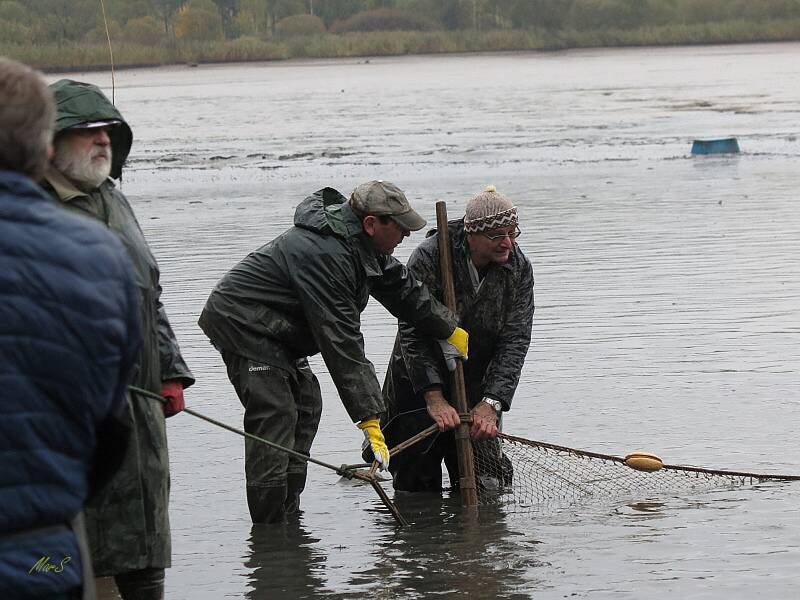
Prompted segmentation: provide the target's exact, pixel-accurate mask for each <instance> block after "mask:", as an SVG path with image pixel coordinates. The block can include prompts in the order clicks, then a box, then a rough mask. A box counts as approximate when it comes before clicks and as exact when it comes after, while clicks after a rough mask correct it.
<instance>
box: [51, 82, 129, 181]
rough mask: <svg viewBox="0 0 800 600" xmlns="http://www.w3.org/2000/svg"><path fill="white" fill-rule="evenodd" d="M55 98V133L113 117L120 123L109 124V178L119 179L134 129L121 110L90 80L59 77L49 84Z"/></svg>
mask: <svg viewBox="0 0 800 600" xmlns="http://www.w3.org/2000/svg"><path fill="white" fill-rule="evenodd" d="M50 90H51V91H52V92H53V96H54V97H55V101H56V129H55V133H56V135H58V134H59V133H61V132H62V131H64V130H65V129H69V128H70V127H74V126H75V125H80V124H81V123H90V122H92V121H107V120H110V119H116V120H118V121H121V123H120V124H119V125H116V126H114V127H111V129H110V130H109V133H108V136H109V137H110V138H111V151H112V154H113V155H112V157H111V177H113V178H114V179H119V178H120V176H121V175H122V167H123V166H124V165H125V161H126V160H127V159H128V154H129V153H130V151H131V145H132V144H133V132H132V131H131V128H130V126H129V125H128V123H126V122H125V119H123V118H122V115H121V114H120V112H119V111H118V110H117V109H116V108H115V107H114V105H113V104H111V102H110V101H109V99H108V98H106V96H105V94H103V92H101V91H100V88H99V87H97V86H96V85H92V84H90V83H82V82H80V81H73V80H71V79H61V80H59V81H56V82H55V83H52V84H50Z"/></svg>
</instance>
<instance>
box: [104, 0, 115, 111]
mask: <svg viewBox="0 0 800 600" xmlns="http://www.w3.org/2000/svg"><path fill="white" fill-rule="evenodd" d="M100 9H101V10H102V11H103V24H104V25H105V27H106V39H107V40H108V55H109V56H110V57H111V104H114V105H115V106H116V102H115V101H114V100H115V98H114V94H115V91H116V82H115V80H114V50H113V49H112V47H111V33H110V32H109V31H108V19H107V18H106V3H105V2H104V1H103V0H100Z"/></svg>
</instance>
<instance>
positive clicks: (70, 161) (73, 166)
mask: <svg viewBox="0 0 800 600" xmlns="http://www.w3.org/2000/svg"><path fill="white" fill-rule="evenodd" d="M106 151H107V154H108V160H105V161H102V162H97V163H93V162H92V156H93V155H94V156H96V155H97V153H98V150H96V149H94V148H92V149H91V150H90V151H89V152H86V153H83V154H80V153H76V152H74V151H72V150H71V149H70V148H69V146H67V145H66V144H65V145H59V144H56V147H55V152H54V154H53V166H54V167H55V168H56V169H57V170H58V171H60V172H61V174H62V175H64V176H65V177H66V178H67V179H69V180H70V181H71V182H72V183H74V184H75V186H76V187H77V188H78V189H79V190H81V191H82V192H91V191H92V190H96V189H97V188H98V187H100V184H102V183H103V182H104V181H105V180H106V179H108V176H109V174H110V173H111V147H110V146H109V147H107V148H106Z"/></svg>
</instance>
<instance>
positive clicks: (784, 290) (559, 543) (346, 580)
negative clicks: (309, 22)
mask: <svg viewBox="0 0 800 600" xmlns="http://www.w3.org/2000/svg"><path fill="white" fill-rule="evenodd" d="M798 56H800V45H798V44H779V45H752V46H727V47H701V48H667V49H631V50H598V51H580V52H559V53H550V54H514V55H490V56H441V57H401V58H385V59H384V58H381V59H375V58H373V59H370V60H369V61H368V62H366V61H364V60H351V61H314V62H289V63H278V64H263V65H261V64H257V65H243V66H236V65H227V66H201V67H199V68H195V69H190V68H182V67H174V68H164V69H157V70H135V71H125V72H121V73H118V74H117V87H116V101H117V105H118V106H119V108H120V109H121V110H122V112H123V113H124V114H125V115H126V117H127V118H128V119H129V121H130V123H131V125H132V127H133V131H134V135H135V138H136V141H135V145H134V148H133V152H132V155H131V162H130V168H129V169H128V171H127V174H126V177H125V181H124V184H123V189H124V191H125V193H126V194H127V195H128V196H129V198H130V199H131V200H132V201H133V203H134V204H135V207H136V211H137V214H138V216H139V219H140V221H141V224H142V226H143V228H144V229H145V232H146V234H147V236H148V238H149V240H150V243H151V245H152V247H153V249H154V251H155V253H156V255H157V257H158V259H159V261H160V263H161V267H162V274H163V278H162V283H163V286H164V290H165V291H164V301H165V304H166V306H167V309H168V311H169V314H170V316H171V318H172V323H173V326H174V327H175V330H176V332H177V335H178V338H179V339H180V342H181V345H182V348H183V351H184V355H185V357H186V359H187V360H188V362H189V364H190V366H191V367H192V369H193V370H194V373H195V375H196V376H197V379H198V383H197V384H196V385H195V386H194V387H193V388H191V390H190V391H189V392H188V393H187V400H188V402H189V404H190V405H191V406H192V407H193V408H195V409H196V410H200V411H202V412H204V413H206V414H208V415H210V416H213V417H216V418H219V419H221V420H223V421H226V422H228V423H231V424H234V425H239V424H241V420H242V413H243V411H242V408H241V407H240V405H239V402H238V400H237V399H236V397H235V395H234V393H233V390H232V388H231V387H230V384H229V383H228V381H227V378H226V377H225V373H224V369H223V365H222V363H221V361H220V359H219V356H218V355H217V353H216V352H215V351H214V350H213V348H212V347H211V346H210V345H209V344H208V343H207V341H206V339H205V337H204V336H203V334H202V333H201V332H200V330H199V329H198V327H197V326H196V320H197V316H198V315H199V313H200V309H201V308H202V306H203V303H204V302H205V299H206V297H207V296H208V294H209V292H210V291H211V288H212V287H213V285H214V283H215V282H216V281H217V279H218V278H219V277H220V276H221V275H222V274H223V273H224V272H225V271H226V270H227V269H228V268H230V267H231V266H232V265H233V264H235V263H236V262H237V261H238V260H240V259H241V258H242V257H243V256H245V255H246V254H247V253H248V252H249V251H250V250H252V249H254V248H256V247H257V246H259V245H261V244H262V243H264V242H265V241H267V240H269V239H271V238H273V237H274V236H275V235H277V234H278V233H279V232H281V231H282V230H283V229H285V228H286V227H287V226H289V225H290V223H291V219H292V215H293V211H294V207H295V206H296V205H297V203H298V202H299V201H300V200H302V198H303V197H304V196H305V195H307V194H308V193H310V192H313V191H314V190H316V189H318V188H320V187H322V186H325V185H331V186H333V187H336V188H338V189H339V190H341V191H343V192H344V193H346V194H347V193H349V191H350V190H352V188H353V187H354V186H355V185H356V184H357V183H360V182H362V181H366V180H368V179H373V178H382V179H387V180H390V181H394V182H396V183H397V184H399V185H400V186H401V187H403V188H404V189H405V190H407V192H408V195H409V197H410V198H412V199H413V201H414V202H415V203H416V205H417V207H418V208H419V210H420V212H421V213H422V214H423V215H424V216H426V217H427V218H429V220H430V221H433V220H434V208H433V206H434V202H435V201H436V200H437V199H444V200H447V201H448V205H449V209H450V214H451V215H452V216H460V215H461V214H463V208H464V204H465V201H466V199H467V198H469V197H470V196H471V195H472V194H474V193H476V192H478V191H479V190H480V189H482V188H483V187H484V186H485V185H486V184H489V183H491V184H494V185H496V186H497V188H498V189H499V190H501V191H503V192H505V193H506V194H508V195H509V196H510V197H512V198H513V199H514V200H515V202H516V203H517V205H518V206H519V210H520V216H521V223H520V225H521V228H522V230H523V236H522V237H521V238H519V243H520V245H521V246H522V248H523V250H524V251H525V252H526V254H528V256H530V257H531V258H532V259H533V262H534V265H535V269H536V305H537V308H536V321H535V325H534V331H533V344H532V346H531V349H530V352H529V354H528V359H527V362H526V364H525V368H524V371H523V373H522V381H521V383H520V386H519V389H518V390H517V394H516V397H515V400H514V406H513V410H512V412H511V413H510V414H509V415H508V417H507V419H506V421H505V423H506V425H505V428H506V431H507V432H509V433H513V434H517V435H521V436H524V437H528V438H533V439H539V440H543V441H548V442H552V443H556V444H562V445H569V446H574V447H578V448H584V449H588V450H594V451H599V452H608V453H612V454H625V453H627V452H629V451H631V450H635V449H644V450H649V451H652V452H656V453H658V454H660V455H661V456H662V457H663V458H664V459H665V460H666V461H667V462H671V463H683V464H694V465H700V466H707V467H717V468H734V469H741V470H756V471H767V472H787V473H800V446H799V445H798V443H797V428H798V425H800V395H798V385H797V384H798V382H797V377H798V375H797V373H798V370H800V303H798V297H800V269H799V268H798V261H797V257H798V255H800V209H798V205H797V200H798V198H797V195H798V180H799V177H798V175H799V171H800V168H799V167H800V160H799V159H800V142H798V136H800V124H799V123H800V69H798V66H797V65H798V64H800V63H799V62H798ZM77 78H82V79H85V80H90V81H94V82H97V83H99V84H100V85H102V86H103V87H104V88H106V89H108V86H109V77H108V74H86V75H80V76H77ZM729 135H734V136H737V137H738V138H739V143H740V145H741V147H742V154H741V155H739V156H734V157H704V158H692V157H691V156H690V155H689V148H690V145H691V141H692V139H694V138H703V137H723V136H729ZM421 238H422V235H421V234H419V233H418V234H415V235H413V236H412V237H411V238H410V239H408V240H406V241H405V243H404V244H403V245H402V246H400V247H399V248H398V250H397V252H396V255H397V256H398V258H400V259H401V260H405V259H406V258H407V257H408V255H409V254H410V252H411V250H412V249H413V247H414V246H415V245H416V244H417V243H418V242H419V241H420V240H421ZM363 331H364V333H365V336H366V345H367V351H368V356H369V357H370V359H371V360H372V361H373V362H374V363H375V367H376V370H377V371H378V373H379V376H380V377H381V379H382V377H383V373H384V372H385V368H386V360H387V357H388V354H389V352H390V349H391V344H392V341H393V337H394V334H395V324H394V321H393V319H392V318H391V316H390V315H388V313H386V312H385V310H384V309H383V308H382V307H380V306H379V305H377V304H374V303H373V304H370V306H369V308H368V309H367V311H366V312H365V313H364V315H363ZM476 342H479V340H475V341H474V342H473V343H476ZM312 366H313V367H314V368H315V370H316V371H317V373H318V374H319V376H320V379H321V381H322V385H323V394H324V397H325V413H324V415H323V420H322V426H321V431H320V434H319V436H318V438H317V441H316V444H315V447H314V454H315V455H316V456H318V457H319V458H321V459H323V460H327V461H328V462H332V463H335V464H339V463H344V462H356V461H357V460H358V449H359V446H360V436H361V433H360V432H359V431H358V430H357V429H356V428H355V427H354V426H353V425H352V424H351V423H350V422H349V420H348V418H347V416H346V414H345V412H344V410H343V408H342V407H341V404H340V403H339V402H338V399H337V395H336V391H335V389H334V388H333V386H332V383H331V380H330V377H329V376H328V374H327V373H326V371H325V368H324V365H323V364H322V362H321V361H320V360H319V359H314V360H313V361H312ZM169 435H170V449H171V460H172V504H171V518H172V527H173V529H172V535H173V567H172V569H170V570H169V571H168V577H167V592H168V593H167V597H168V598H171V599H219V598H316V597H319V598H363V597H377V598H429V597H434V596H435V597H450V596H456V595H462V594H463V593H469V594H470V595H471V596H473V597H476V598H530V597H534V596H535V597H537V598H563V597H579V598H580V597H586V598H605V597H611V596H613V597H614V598H676V597H681V598H721V597H728V598H752V597H754V596H755V595H756V594H759V595H760V596H761V597H764V598H796V597H797V588H798V584H800V576H799V575H798V573H799V572H800V508H799V507H800V485H797V484H770V485H760V486H756V487H746V488H740V489H736V490H733V491H731V490H724V491H718V492H710V493H704V494H697V495H694V496H691V497H681V496H676V495H674V494H670V493H669V492H666V493H665V494H664V495H663V496H655V497H654V496H647V497H637V498H627V499H613V498H609V499H607V500H595V501H593V502H592V503H587V504H583V505H577V506H570V507H567V508H566V509H563V510H559V511H552V512H545V513H544V514H541V515H537V516H535V517H533V516H527V517H521V516H517V515H510V514H504V513H503V512H502V511H498V510H497V509H492V510H482V511H481V514H480V515H479V518H478V520H477V521H473V520H469V519H468V518H466V516H465V515H463V514H462V513H461V511H460V509H459V507H458V502H457V500H454V499H451V498H449V497H447V496H445V498H443V499H442V498H439V497H434V496H423V497H411V498H409V497H398V498H397V502H398V505H399V507H400V508H401V510H402V511H403V513H404V514H405V515H406V516H407V518H409V519H410V520H411V521H412V522H413V526H412V527H409V528H407V529H404V530H399V529H397V528H396V527H395V525H394V523H393V521H392V519H391V517H390V516H389V515H388V513H386V512H385V510H384V509H383V507H382V505H381V504H380V502H379V501H378V499H377V497H376V496H375V494H374V493H373V491H372V490H371V489H369V488H367V487H364V486H362V485H358V484H353V483H349V482H345V481H340V480H339V478H338V477H337V476H336V475H335V474H333V473H330V472H327V471H325V470H324V469H320V468H317V467H314V466H312V467H311V468H310V478H309V484H308V487H307V490H306V492H305V494H304V496H303V497H304V508H305V513H304V515H303V517H302V521H301V523H300V525H299V527H292V528H288V529H285V528H281V527H260V528H252V527H251V524H250V522H249V518H248V513H247V507H246V503H245V498H244V476H243V457H242V454H243V443H242V440H241V439H240V438H238V437H237V436H235V435H233V434H231V433H228V432H226V431H223V430H219V429H216V428H213V427H212V426H210V425H207V424H205V423H204V422H202V421H198V420H196V419H194V418H193V417H191V416H189V415H180V416H177V417H175V418H173V419H171V420H170V421H169ZM387 489H389V491H390V494H391V486H390V485H387Z"/></svg>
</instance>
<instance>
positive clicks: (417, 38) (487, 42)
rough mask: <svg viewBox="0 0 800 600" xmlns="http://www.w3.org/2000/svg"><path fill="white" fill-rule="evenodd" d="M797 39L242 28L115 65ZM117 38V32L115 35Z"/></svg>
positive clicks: (630, 32) (758, 30) (642, 31)
mask: <svg viewBox="0 0 800 600" xmlns="http://www.w3.org/2000/svg"><path fill="white" fill-rule="evenodd" d="M795 40H800V19H786V20H771V21H762V22H758V23H754V22H752V21H745V20H730V21H724V22H719V23H700V24H693V25H685V24H677V25H659V26H643V27H639V28H635V29H602V30H583V31H578V30H570V29H566V30H558V31H549V32H543V31H529V30H490V31H469V30H462V31H387V32H384V31H371V32H361V33H352V32H351V33H342V34H333V33H322V34H317V35H304V36H303V35H301V36H287V37H282V38H279V39H270V40H264V39H261V38H258V37H253V36H245V37H240V38H237V39H233V40H219V41H209V42H203V41H191V42H189V41H173V42H171V43H165V44H160V45H159V44H147V45H146V44H133V43H129V42H126V43H119V44H114V63H115V66H117V67H132V66H157V65H166V64H179V63H203V62H247V61H269V60H284V59H288V58H346V57H364V56H396V55H404V54H441V53H456V52H498V51H524V50H559V49H568V48H589V47H618V46H659V45H689V44H720V43H747V42H771V41H795ZM112 41H113V40H112ZM0 54H2V55H5V56H9V57H11V58H14V59H16V60H19V61H22V62H24V63H27V64H29V65H31V66H33V67H35V68H38V69H43V70H46V71H69V70H89V69H105V68H108V67H109V65H110V60H109V53H108V47H107V45H106V44H103V43H99V42H98V43H92V44H88V43H82V44H64V45H62V46H58V45H56V44H52V45H42V44H38V45H35V46H34V45H26V44H10V43H0Z"/></svg>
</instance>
